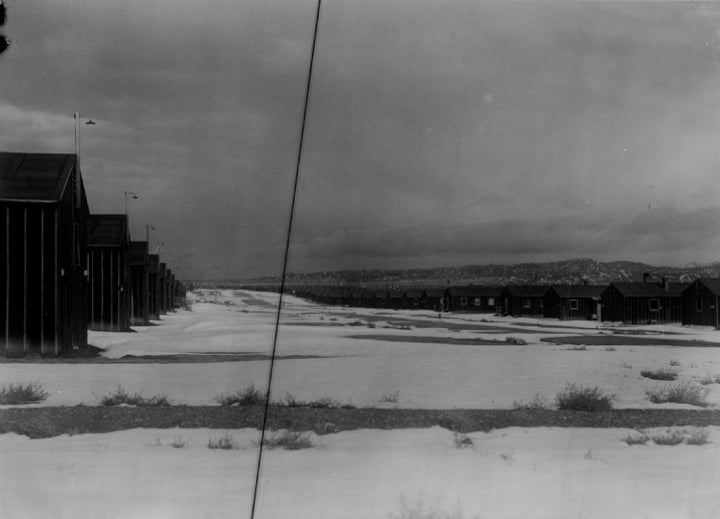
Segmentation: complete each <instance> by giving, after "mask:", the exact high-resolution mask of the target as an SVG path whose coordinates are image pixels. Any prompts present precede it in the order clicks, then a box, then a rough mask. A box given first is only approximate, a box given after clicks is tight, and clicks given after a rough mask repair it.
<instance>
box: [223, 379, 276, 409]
mask: <svg viewBox="0 0 720 519" xmlns="http://www.w3.org/2000/svg"><path fill="white" fill-rule="evenodd" d="M215 401H216V402H217V403H218V404H220V405H237V406H253V405H265V395H264V394H263V393H261V392H260V391H259V390H257V389H255V385H254V384H251V385H250V386H248V387H246V388H245V389H239V390H237V391H235V392H234V393H223V394H220V395H218V396H216V397H215Z"/></svg>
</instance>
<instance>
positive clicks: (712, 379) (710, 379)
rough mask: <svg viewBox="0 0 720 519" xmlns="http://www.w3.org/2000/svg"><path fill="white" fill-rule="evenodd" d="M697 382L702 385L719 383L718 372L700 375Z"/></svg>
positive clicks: (719, 374) (719, 375)
mask: <svg viewBox="0 0 720 519" xmlns="http://www.w3.org/2000/svg"><path fill="white" fill-rule="evenodd" d="M699 382H700V383H701V384H702V385H703V386H708V385H710V384H720V373H717V374H716V375H711V374H710V373H708V374H707V375H705V376H704V377H702V378H701V379H700V380H699Z"/></svg>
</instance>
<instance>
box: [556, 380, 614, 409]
mask: <svg viewBox="0 0 720 519" xmlns="http://www.w3.org/2000/svg"><path fill="white" fill-rule="evenodd" d="M614 399H615V395H608V394H605V393H603V392H602V391H601V390H600V389H599V388H598V387H592V388H590V387H582V386H578V385H576V384H574V383H572V384H570V383H568V384H567V385H566V386H565V388H564V389H563V390H562V391H560V392H559V393H558V394H557V395H556V396H555V404H556V405H557V408H558V409H560V410H562V411H609V410H611V409H612V402H613V400H614Z"/></svg>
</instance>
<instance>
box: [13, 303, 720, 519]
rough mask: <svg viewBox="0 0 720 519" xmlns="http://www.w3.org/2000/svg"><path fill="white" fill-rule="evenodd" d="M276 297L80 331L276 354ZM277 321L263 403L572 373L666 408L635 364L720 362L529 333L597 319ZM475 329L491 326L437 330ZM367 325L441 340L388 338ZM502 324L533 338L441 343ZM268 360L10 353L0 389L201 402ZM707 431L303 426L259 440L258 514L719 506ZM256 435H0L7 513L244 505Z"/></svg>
mask: <svg viewBox="0 0 720 519" xmlns="http://www.w3.org/2000/svg"><path fill="white" fill-rule="evenodd" d="M276 301H277V296H276V295H274V294H265V293H250V292H244V291H239V292H233V291H222V292H221V293H219V294H209V293H204V294H203V293H200V294H196V295H195V302H194V304H193V311H192V312H185V311H183V312H177V313H174V314H170V315H168V316H163V319H162V321H161V322H159V323H156V324H157V325H156V326H149V327H142V328H137V333H125V334H119V333H99V332H91V334H90V342H91V343H92V344H94V345H96V346H100V347H103V348H106V353H105V355H106V356H107V357H110V358H120V357H123V356H125V355H136V356H139V355H171V354H175V355H177V354H191V353H192V354H230V353H241V354H245V353H246V354H269V353H270V351H271V349H272V342H273V335H274V325H275V318H276V314H275V309H274V307H273V304H274V303H275V302H276ZM408 319H409V320H412V321H413V322H410V321H407V320H408ZM281 323H282V325H281V327H280V333H279V337H278V350H277V353H278V355H279V356H281V357H282V356H287V355H302V356H307V358H294V359H282V360H279V361H278V362H277V363H276V365H275V367H276V372H275V375H274V379H273V380H274V382H273V388H272V394H273V398H274V399H280V398H282V397H283V396H284V395H285V394H286V393H292V394H293V395H294V396H295V397H297V398H299V399H302V400H308V399H315V398H321V397H332V398H334V399H336V400H338V401H340V402H352V403H354V404H356V405H359V406H368V405H381V406H388V405H390V406H391V407H392V406H398V407H421V408H444V409H448V408H456V407H458V408H461V407H474V408H511V407H512V406H513V403H514V402H516V401H526V402H527V401H530V400H532V399H533V398H534V397H535V395H536V394H540V395H542V396H543V397H545V399H546V401H548V402H549V403H551V402H552V400H553V398H554V396H555V394H556V393H557V392H558V391H559V390H560V389H562V387H563V386H564V385H565V384H566V383H567V382H576V383H578V384H581V385H584V386H598V387H600V388H601V389H602V390H603V391H605V392H607V393H613V394H615V395H616V400H615V406H616V407H649V408H659V407H663V406H665V407H668V406H671V407H673V405H672V404H663V405H662V406H659V405H657V404H652V403H650V402H648V401H647V399H646V397H645V390H646V389H648V388H652V387H656V386H659V385H667V384H673V383H672V382H658V381H653V380H649V379H646V378H643V377H642V376H641V375H640V371H641V370H643V369H657V368H670V367H672V368H673V369H676V370H677V371H678V373H679V378H678V381H686V380H687V381H692V380H697V379H698V378H699V377H702V376H704V375H707V374H710V375H717V374H720V349H716V348H712V347H710V348H708V347H671V346H637V345H635V346H633V345H629V344H628V345H616V346H613V347H612V348H609V347H605V346H588V347H587V349H586V350H584V351H578V350H573V349H570V347H568V346H556V345H551V344H547V343H541V342H540V338H541V337H547V336H551V335H557V334H563V335H575V334H578V333H579V332H582V333H587V334H603V333H610V329H609V327H608V326H603V327H600V328H599V329H598V328H597V323H594V322H580V321H578V322H567V323H561V322H559V321H557V320H530V319H527V320H516V319H515V320H514V319H511V318H500V317H495V316H488V315H443V316H442V318H441V319H438V316H437V314H435V313H432V312H410V311H397V312H395V311H387V310H371V309H351V308H334V307H332V308H331V307H328V308H323V307H319V306H316V305H313V304H311V303H308V302H305V301H302V300H300V299H297V298H293V297H286V299H285V300H284V308H283V312H282V315H281ZM468 324H475V325H482V326H484V327H485V328H484V329H482V330H478V329H475V330H471V329H461V330H459V331H450V330H448V326H451V325H468ZM548 325H549V326H550V327H548ZM408 326H409V327H410V329H406V328H407V327H408ZM632 330H634V331H636V332H637V333H638V334H641V336H643V337H663V338H665V339H668V338H678V339H685V340H687V339H691V340H692V339H702V340H709V341H713V342H719V343H720V332H716V331H714V330H711V329H709V328H687V327H680V326H642V327H632ZM625 331H627V329H625ZM350 335H353V336H362V338H349V337H348V336H350ZM377 335H385V336H400V337H405V338H407V337H424V338H427V337H434V338H437V339H438V342H437V343H434V342H417V343H413V342H389V341H384V340H378V339H377V338H375V337H374V336H377ZM508 336H511V337H516V338H522V339H523V340H525V341H526V342H527V343H528V344H527V345H522V346H518V345H510V344H502V345H485V346H478V345H453V344H445V343H442V339H444V338H447V337H452V338H460V339H463V338H483V339H492V340H500V341H504V340H505V339H506V337H508ZM627 337H628V341H630V340H631V337H632V335H628V336H627ZM425 340H426V341H427V340H428V339H425ZM268 365H269V363H268V361H266V360H251V361H239V362H209V363H157V362H154V363H130V364H113V363H107V364H97V363H96V364H92V363H89V364H62V363H58V364H54V363H48V364H24V363H15V364H12V363H10V364H7V363H5V364H0V381H2V383H9V382H19V383H27V382H34V381H40V382H42V384H43V387H44V388H45V389H46V390H47V391H49V392H50V397H49V398H48V399H47V400H46V401H45V402H43V403H42V404H35V405H75V404H79V403H85V404H88V405H94V404H96V403H97V400H98V396H100V395H104V394H107V393H110V392H112V391H114V390H115V389H116V388H117V386H118V385H122V386H123V387H124V388H125V389H126V390H128V391H132V392H134V391H143V394H145V395H147V396H152V395H156V394H165V395H167V396H168V397H169V398H170V400H171V401H172V402H173V403H178V404H189V405H207V404H213V403H214V397H215V396H217V395H218V394H220V393H224V392H228V391H233V390H235V389H240V388H244V387H247V386H248V385H250V384H254V385H255V387H257V388H264V387H265V384H266V380H267V374H268V371H267V370H268ZM707 387H709V388H710V394H709V396H708V401H709V402H711V403H713V404H720V384H713V385H710V386H707ZM387 394H397V395H398V402H397V403H393V404H387V403H385V404H380V403H379V402H378V401H379V400H380V399H381V398H382V396H383V395H387ZM674 407H689V406H683V405H678V404H676V405H674ZM707 431H708V433H709V434H710V437H709V440H710V441H709V443H707V444H705V445H700V446H693V445H686V444H682V445H678V446H672V447H671V446H660V445H656V444H654V443H653V442H652V441H650V442H648V443H647V445H645V446H643V445H633V446H630V445H627V444H626V443H625V442H624V441H622V439H623V438H625V437H627V436H628V435H629V434H631V433H632V431H629V430H620V429H601V430H590V429H552V428H534V429H520V428H512V429H502V430H496V431H492V432H490V433H473V434H470V435H469V437H470V438H471V439H472V441H473V443H474V447H472V448H463V449H459V448H456V446H455V445H454V441H453V435H452V433H450V432H449V431H447V430H444V429H440V428H432V429H424V430H393V431H378V430H360V431H352V432H342V433H337V434H330V435H324V436H321V437H313V440H314V443H315V447H314V448H311V449H308V450H301V451H292V452H291V451H282V450H273V451H267V450H266V451H265V457H264V462H263V468H262V472H261V478H260V491H259V501H258V506H257V509H256V517H257V518H285V517H299V518H325V517H327V518H333V519H336V518H357V519H360V518H375V517H377V518H389V517H402V518H403V519H405V518H409V517H418V518H420V517H422V518H425V517H428V518H429V517H457V518H459V517H466V518H468V517H480V518H493V519H495V518H505V517H507V518H515V517H523V518H535V517H537V518H540V517H547V518H592V517H597V518H605V517H627V518H643V517H651V518H664V517H667V518H685V517H687V518H691V517H692V518H705V517H707V518H710V517H716V516H717V510H719V509H720V493H719V492H717V488H718V486H719V484H720V450H719V449H718V448H717V443H718V442H720V428H715V427H713V428H707ZM656 432H658V431H650V430H649V431H647V433H648V434H649V435H650V436H652V435H653V434H654V433H656ZM223 434H228V435H231V436H232V437H233V438H234V439H235V441H236V443H237V444H238V446H239V447H240V448H239V449H236V450H228V451H226V450H210V449H208V448H207V443H208V440H210V439H212V438H218V437H220V436H222V435H223ZM257 437H258V432H257V431H252V430H237V431H227V432H224V431H210V430H201V429H197V430H185V429H183V430H179V429H170V430H131V431H123V432H116V433H110V434H97V435H76V436H60V437H57V438H51V439H43V440H29V439H27V438H25V437H21V436H17V435H15V434H5V435H1V436H0V452H2V454H0V461H1V462H2V464H1V465H0V517H8V518H23V517H27V518H36V517H61V518H62V517H68V518H71V517H72V518H73V519H76V518H97V517H107V518H140V517H142V518H156V517H157V518H164V517H168V518H169V517H172V518H176V517H180V518H183V517H188V518H195V517H208V518H210V517H212V518H214V517H218V518H226V517H243V518H244V517H249V510H250V502H251V497H252V486H253V483H254V478H255V464H256V463H257V449H256V448H255V446H254V441H256V440H257ZM172 443H175V444H176V445H179V446H181V448H176V447H173V446H172V445H171V444H172ZM403 503H404V504H403ZM421 505H422V506H424V510H425V511H426V512H427V513H426V515H422V514H421V513H420V512H419V510H420V506H421ZM432 510H437V511H438V513H437V514H435V515H432V514H430V513H429V512H430V511H432ZM413 511H414V512H415V513H414V515H413V513H412V512H413ZM441 511H444V512H447V513H449V514H450V515H448V516H445V515H442V514H441V513H440V512H441ZM453 513H455V515H452V514H453ZM403 514H404V515H403Z"/></svg>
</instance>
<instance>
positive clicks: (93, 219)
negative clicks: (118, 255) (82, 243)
mask: <svg viewBox="0 0 720 519" xmlns="http://www.w3.org/2000/svg"><path fill="white" fill-rule="evenodd" d="M126 238H127V217H126V216H125V215H124V214H92V215H90V218H88V245H90V246H91V247H93V246H94V247H103V246H104V247H119V246H120V245H122V243H123V241H124V240H125V239H126Z"/></svg>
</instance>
